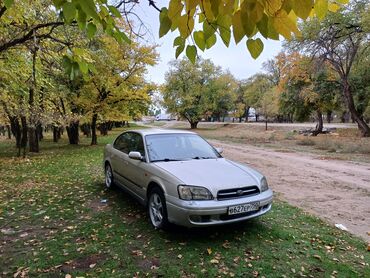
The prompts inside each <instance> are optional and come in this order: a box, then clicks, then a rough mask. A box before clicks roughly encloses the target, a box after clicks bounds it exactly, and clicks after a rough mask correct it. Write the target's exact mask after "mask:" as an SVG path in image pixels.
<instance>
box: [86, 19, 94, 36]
mask: <svg viewBox="0 0 370 278" xmlns="http://www.w3.org/2000/svg"><path fill="white" fill-rule="evenodd" d="M96 30H97V29H96V26H95V24H94V23H92V22H90V23H89V24H87V30H86V31H87V37H88V38H89V39H91V38H92V37H93V36H95V33H96Z"/></svg>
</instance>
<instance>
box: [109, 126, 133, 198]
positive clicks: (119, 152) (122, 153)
mask: <svg viewBox="0 0 370 278" xmlns="http://www.w3.org/2000/svg"><path fill="white" fill-rule="evenodd" d="M131 136H132V135H131V133H130V132H125V133H123V134H121V135H120V136H118V137H117V139H116V141H114V143H113V153H112V156H111V161H112V168H113V174H114V178H115V179H117V180H118V181H119V183H120V184H121V185H124V186H125V187H127V189H129V190H130V191H133V186H132V184H131V183H130V182H128V180H127V177H128V175H129V169H128V167H127V165H128V161H129V157H128V153H129V149H130V145H131Z"/></svg>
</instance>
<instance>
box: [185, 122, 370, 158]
mask: <svg viewBox="0 0 370 278" xmlns="http://www.w3.org/2000/svg"><path fill="white" fill-rule="evenodd" d="M179 125H180V124H179ZM294 127H295V126H294V124H292V126H289V125H286V126H274V127H269V129H268V130H267V131H265V128H264V125H263V124H261V125H248V124H245V125H233V124H229V125H226V126H224V125H222V124H218V125H217V124H216V125H214V128H213V129H209V128H208V127H207V123H202V124H201V125H200V128H199V129H197V130H196V131H197V132H198V133H199V134H201V135H202V136H204V137H206V138H210V139H216V140H220V141H224V142H236V143H242V144H243V143H244V144H249V145H254V146H258V147H264V148H270V149H275V150H278V151H288V152H291V151H294V152H303V153H312V154H315V155H324V156H325V157H327V158H331V159H341V160H354V161H360V162H362V161H363V162H369V161H370V139H369V138H362V137H360V135H359V133H358V130H357V129H354V128H342V129H340V128H339V129H337V130H336V131H335V132H334V133H333V134H320V135H318V136H316V137H314V136H310V137H307V136H303V135H299V134H298V132H297V131H296V130H292V129H293V128H294Z"/></svg>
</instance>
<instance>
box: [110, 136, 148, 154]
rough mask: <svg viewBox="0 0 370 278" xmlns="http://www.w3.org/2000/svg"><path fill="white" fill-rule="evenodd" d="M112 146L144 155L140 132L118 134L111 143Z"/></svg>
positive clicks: (126, 151) (122, 150) (125, 151)
mask: <svg viewBox="0 0 370 278" xmlns="http://www.w3.org/2000/svg"><path fill="white" fill-rule="evenodd" d="M113 147H114V148H115V149H117V150H120V151H121V152H124V153H126V154H128V153H129V152H140V154H141V155H142V156H144V155H145V150H144V142H143V138H142V137H141V135H140V134H137V133H133V132H127V133H123V134H122V135H120V136H119V137H118V138H117V139H116V141H115V142H114V144H113Z"/></svg>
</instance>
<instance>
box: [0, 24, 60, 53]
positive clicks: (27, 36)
mask: <svg viewBox="0 0 370 278" xmlns="http://www.w3.org/2000/svg"><path fill="white" fill-rule="evenodd" d="M63 24H64V22H48V23H42V24H38V25H36V26H34V27H33V28H31V29H30V30H29V31H28V33H27V34H25V35H24V36H23V37H20V38H17V39H13V40H11V41H8V42H6V43H4V44H2V45H0V53H1V52H3V51H5V50H7V49H9V48H11V47H14V46H16V45H19V44H23V43H25V42H27V41H29V40H31V39H33V38H34V32H36V31H37V30H39V29H43V28H47V27H53V28H55V27H57V26H61V25H63ZM49 35H50V33H49V34H41V35H37V34H36V38H37V39H40V38H45V37H47V36H49Z"/></svg>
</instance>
